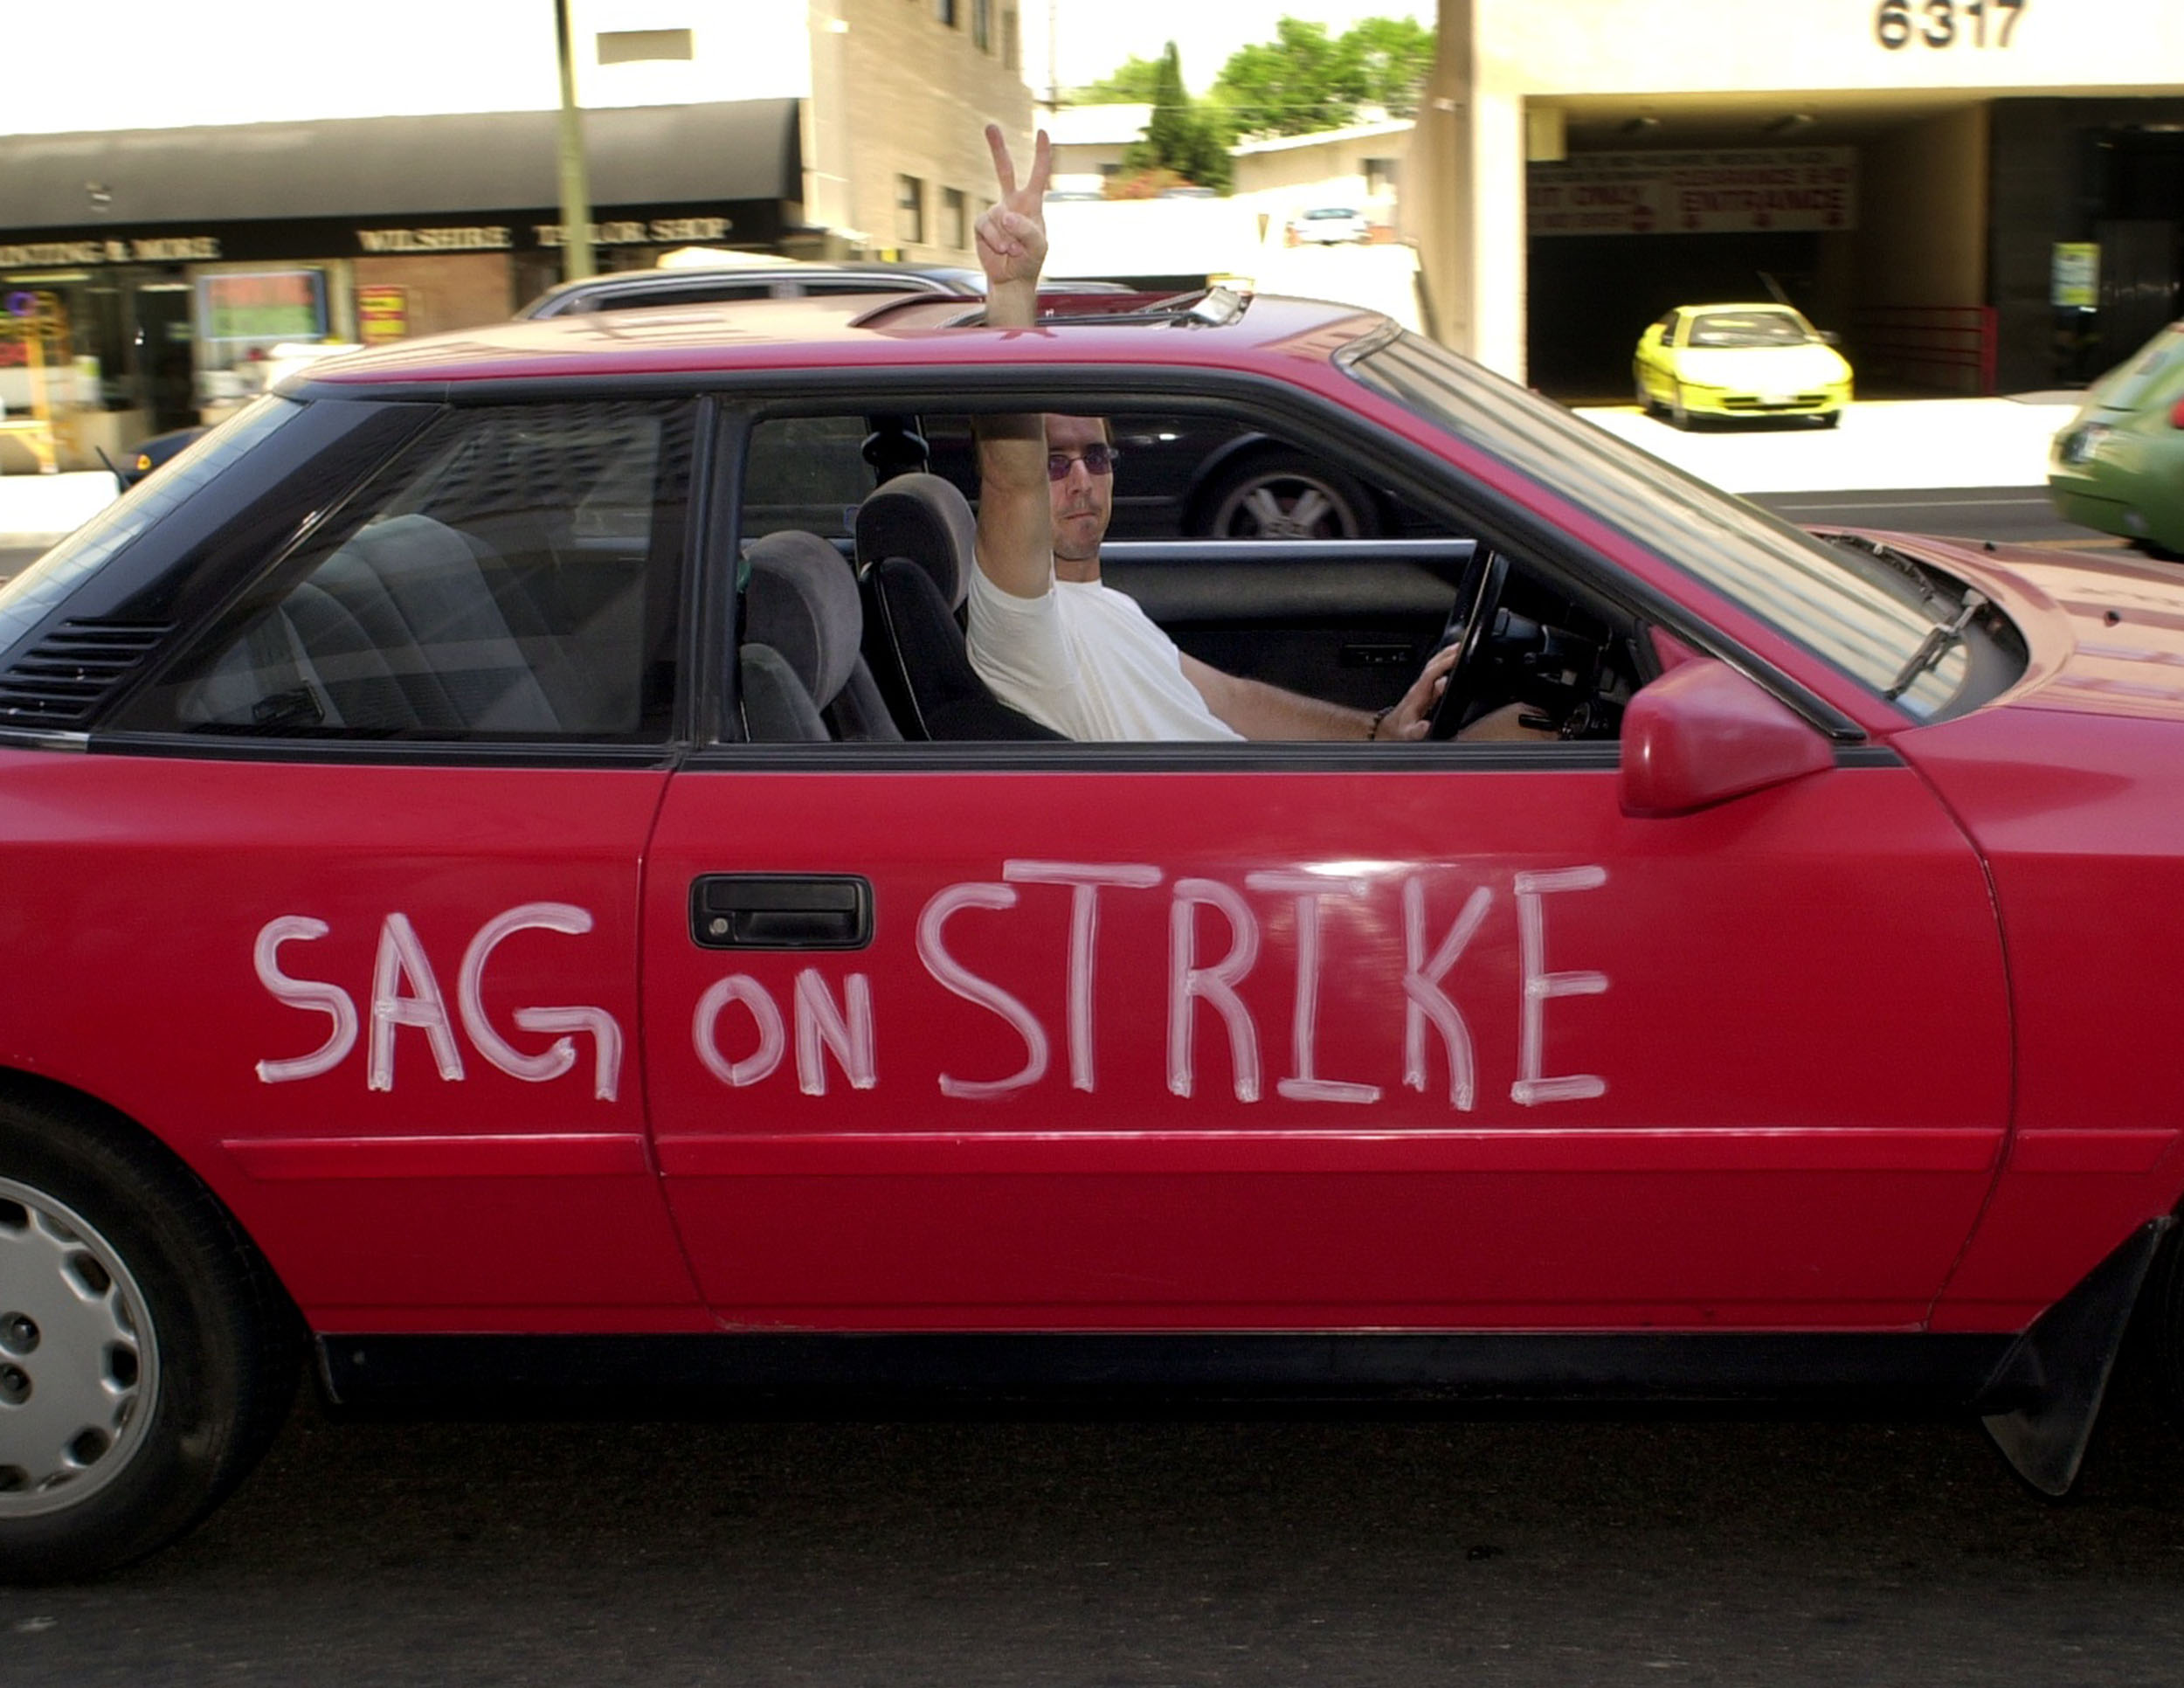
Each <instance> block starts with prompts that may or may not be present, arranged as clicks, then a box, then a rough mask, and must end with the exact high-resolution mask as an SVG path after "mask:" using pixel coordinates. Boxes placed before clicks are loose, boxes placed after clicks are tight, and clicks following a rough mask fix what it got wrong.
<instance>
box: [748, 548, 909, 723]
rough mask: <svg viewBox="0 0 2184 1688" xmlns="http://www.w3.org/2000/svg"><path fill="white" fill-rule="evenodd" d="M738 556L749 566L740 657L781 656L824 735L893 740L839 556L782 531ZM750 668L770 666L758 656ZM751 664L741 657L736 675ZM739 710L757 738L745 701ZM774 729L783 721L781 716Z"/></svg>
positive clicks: (769, 682)
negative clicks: (754, 652) (759, 651)
mask: <svg viewBox="0 0 2184 1688" xmlns="http://www.w3.org/2000/svg"><path fill="white" fill-rule="evenodd" d="M743 557H744V560H745V561H746V562H748V563H749V564H750V585H749V586H748V587H746V588H745V590H744V592H743V644H744V647H745V651H746V653H748V650H749V647H751V646H754V645H756V646H764V647H767V648H768V649H769V650H771V652H772V653H774V654H775V655H776V656H778V658H779V659H780V661H781V662H782V663H783V664H784V665H785V667H786V668H787V670H788V672H789V673H790V674H791V675H793V676H794V677H795V679H796V680H798V681H799V682H800V683H801V684H802V687H803V689H804V691H805V694H806V695H807V696H808V698H809V700H810V702H811V703H812V706H813V708H814V709H816V710H817V711H818V713H819V716H820V717H821V719H822V721H823V722H824V723H825V725H826V735H825V736H826V737H833V738H838V739H845V740H862V741H875V742H889V741H892V742H899V741H900V740H901V739H902V732H901V730H899V729H898V728H897V727H896V726H895V722H894V719H893V717H891V716H889V715H888V709H887V705H886V703H885V702H882V701H881V695H880V691H879V688H878V687H876V686H875V685H874V683H873V679H872V672H871V670H870V669H869V668H867V667H866V666H865V660H864V657H863V655H862V654H861V652H860V643H861V640H862V636H863V631H864V610H863V607H862V605H860V603H859V601H858V594H857V582H856V578H855V577H854V575H852V574H851V572H850V569H849V564H848V563H847V561H845V560H844V558H843V557H842V554H841V553H840V551H838V550H835V549H834V548H833V546H832V545H830V544H828V543H826V541H825V540H824V539H821V538H820V537H819V536H818V535H817V534H815V533H806V532H804V531H803V530H801V529H795V528H788V529H783V530H782V531H780V532H778V533H770V534H768V535H766V536H764V538H762V539H754V540H753V541H751V543H750V545H749V546H747V547H746V548H745V549H744V552H743ZM756 666H757V668H759V669H770V668H771V662H770V661H767V660H765V659H761V661H759V662H758V664H757V665H756ZM753 667H754V665H753V664H752V663H751V662H750V661H749V660H747V656H745V657H739V672H742V673H743V674H744V675H746V676H748V675H750V672H751V671H752V670H753ZM777 681H778V676H775V675H768V676H767V677H766V678H764V679H763V680H762V681H761V682H760V683H761V684H762V685H764V686H768V687H771V686H773V685H775V684H776V683H777ZM746 711H747V713H746V721H745V724H746V726H747V727H749V728H750V731H751V734H752V737H754V738H756V737H757V731H758V723H757V722H755V721H751V720H750V718H749V715H748V703H747V704H746ZM792 713H793V711H792ZM776 724H777V725H785V724H787V723H786V721H785V718H784V719H780V720H777V723H776ZM796 736H797V737H804V736H806V735H805V734H804V733H802V732H799V733H798V734H797V735H796Z"/></svg>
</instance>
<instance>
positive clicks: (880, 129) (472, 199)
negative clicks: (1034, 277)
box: [0, 0, 1031, 467]
mask: <svg viewBox="0 0 2184 1688" xmlns="http://www.w3.org/2000/svg"><path fill="white" fill-rule="evenodd" d="M541 10H542V9H541V8H538V7H536V6H535V5H529V4H523V3H520V0H479V3H478V4H477V5H475V6H474V7H467V8H466V10H465V12H464V14H463V22H464V24H466V25H467V26H468V27H470V28H473V29H477V28H480V27H481V24H494V23H495V22H496V21H497V24H498V25H499V27H500V28H501V30H502V31H503V32H504V34H503V36H502V37H501V38H499V39H504V40H505V41H506V42H508V43H517V44H522V45H524V46H525V48H526V51H527V52H529V53H530V55H531V58H530V59H529V61H527V62H524V63H522V64H513V65H512V64H504V63H502V59H504V58H520V57H521V55H505V54H499V53H495V54H494V56H493V57H492V58H491V59H490V60H485V59H481V60H480V62H481V63H485V64H489V65H490V66H493V67H494V68H490V69H488V70H487V71H486V72H485V73H481V74H480V76H479V77H478V78H477V79H475V80H473V81H471V82H467V83H454V84H450V85H448V86H447V87H446V90H445V91H442V90H437V89H436V90H434V91H433V93H431V94H428V95H427V96H425V98H426V100H427V101H428V103H429V102H430V100H432V99H434V98H438V99H439V101H440V103H443V104H444V103H446V100H448V99H452V98H459V97H460V96H461V95H463V94H465V93H470V94H474V95H475V96H476V97H478V98H479V99H480V100H494V101H496V102H499V103H495V104H494V105H490V106H480V107H479V108H477V109H467V110H466V109H444V110H423V111H409V112H401V113H398V114H397V113H390V114H379V113H370V114H358V115H338V116H336V115H327V116H319V115H310V116H300V115H296V114H294V106H295V104H296V103H297V100H298V98H299V96H298V93H297V92H296V89H295V86H294V80H293V78H294V76H296V75H298V74H301V73H302V72H303V71H304V70H305V69H306V68H307V67H308V66H310V65H311V64H312V62H313V61H314V59H316V58H317V57H318V56H319V54H320V52H321V49H320V48H319V46H318V45H316V44H314V42H313V41H312V40H311V39H310V38H309V35H308V27H309V22H310V20H309V18H308V16H307V15H299V14H294V12H293V11H292V10H290V11H287V12H284V20H285V21H284V28H283V31H281V32H280V34H279V35H278V36H276V37H273V38H269V41H270V42H271V43H274V44H272V45H266V46H264V47H262V48H259V49H256V50H251V49H245V48H239V47H238V48H234V51H235V52H251V51H255V52H257V54H258V55H259V59H260V60H261V61H262V62H259V63H255V64H252V65H248V66H243V67H242V68H244V69H245V70H247V71H248V72H249V74H248V75H245V76H242V77H239V78H235V79H231V80H230V82H229V83H228V84H227V85H226V86H227V88H228V90H230V91H231V92H229V93H226V94H225V96H224V97H223V99H222V100H220V102H219V105H218V109H219V111H220V114H221V115H222V116H223V118H224V119H233V120H235V121H219V122H217V123H214V122H206V123H177V124H173V125H169V126H167V127H162V128H142V127H137V126H135V125H134V124H132V125H129V126H128V127H123V126H122V123H121V121H120V120H123V119H125V118H126V116H127V115H128V108H126V107H123V106H121V105H117V106H116V107H115V108H114V109H113V110H111V111H101V110H100V108H99V107H98V105H97V103H96V94H95V91H94V92H93V93H88V94H86V98H85V100H84V101H83V102H81V104H80V105H79V107H78V109H80V111H81V113H82V115H83V117H84V119H85V123H84V127H82V128H76V129H70V130H57V131H52V132H45V133H31V134H18V135H0V406H4V407H6V409H7V410H9V411H10V412H14V413H16V414H17V415H20V414H21V413H22V412H24V411H26V410H31V409H39V410H44V411H46V412H50V413H51V414H52V417H53V419H54V421H55V423H56V432H57V435H58V439H59V446H60V447H61V459H62V467H96V464H97V461H98V456H97V453H99V451H100V450H104V451H106V452H107V453H108V454H109V455H112V456H114V457H115V458H117V459H118V458H119V457H120V455H121V453H122V452H124V451H125V450H127V449H128V446H130V445H132V444H133V443H134V441H135V440H136V439H141V438H142V437H143V436H145V435H147V434H149V433H153V432H159V431H161V430H162V429H166V428H169V427H176V426H183V425H190V424H194V423H196V422H197V421H198V420H200V419H203V418H205V417H207V416H216V415H218V414H219V413H220V412H222V411H223V410H224V409H225V407H227V406H229V405H232V403H233V402H235V400H236V399H238V398H240V397H242V396H244V395H245V394H246V393H247V392H248V391H251V390H252V389H253V387H254V386H255V385H257V384H259V382H260V380H261V379H262V371H263V370H265V369H266V367H267V365H268V363H269V362H270V354H271V353H272V352H273V349H274V348H276V347H279V346H284V345H288V344H293V343H296V342H303V343H324V342H338V343H352V342H362V343H369V342H379V341H385V340H392V339H399V338H403V337H405V336H410V335H414V334H422V333H432V332H439V331H442V330H447V329H462V328H466V327H469V326H472V325H473V324H477V323H481V322H494V321H497V320H500V319H502V318H505V317H506V316H507V315H508V314H509V313H510V312H511V311H512V310H514V309H515V308H517V307H519V306H520V305H521V304H522V302H523V301H526V300H528V299H530V298H532V297H534V296H536V294H538V293H540V292H542V291H543V289H544V288H545V287H549V286H550V285H551V284H552V283H553V282H555V281H556V280H560V279H561V276H562V272H563V253H564V248H563V229H562V225H561V211H560V209H559V194H560V189H559V182H558V178H557V174H556V112H555V110H554V109H552V106H553V102H554V99H555V93H556V88H555V83H554V81H553V80H552V78H551V75H550V70H551V66H552V63H553V59H552V42H551V38H550V28H549V32H548V38H547V40H546V43H545V54H546V57H545V66H546V69H547V71H548V74H547V75H545V76H543V77H542V75H541V74H540V73H539V72H540V66H539V64H538V63H537V62H536V52H537V47H538V43H537V41H536V34H537V25H538V13H539V12H540V11H541ZM496 13H497V14H504V15H503V16H501V17H498V18H497V20H496V19H495V18H494V17H493V16H492V14H496ZM425 15H426V14H425V12H424V11H420V17H421V18H422V17H425ZM576 16H577V31H576V38H575V40H574V42H573V44H572V45H573V50H574V56H575V59H576V64H577V73H578V74H577V90H578V100H579V104H580V105H581V106H582V107H584V120H583V121H584V142H585V154H586V162H587V168H588V173H589V176H590V199H591V225H592V226H591V237H592V241H593V245H594V256H595V261H596V262H597V263H598V266H600V267H602V268H624V267H638V266H646V265H649V264H651V263H653V261H654V260H655V259H657V258H658V257H659V255H660V253H664V252H666V251H668V250H672V249H674V248H675V247H679V246H693V245H702V246H721V247H728V248H734V249H740V250H747V251H753V252H763V253H789V254H793V255H796V256H799V257H899V258H902V259H909V260H923V261H933V262H949V263H970V262H972V261H974V259H973V255H972V253H971V222H972V220H973V219H974V218H975V217H976V215H977V213H978V210H979V209H981V208H982V207H983V206H984V205H985V204H989V203H991V200H992V193H993V183H992V164H991V163H990V161H989V159H988V156H987V154H986V149H985V142H984V140H983V138H982V134H981V131H982V129H983V127H984V125H985V122H987V121H999V123H1001V124H1002V125H1003V127H1004V128H1005V129H1006V130H1007V131H1008V132H1009V133H1010V135H1012V136H1013V138H1014V140H1015V142H1017V143H1018V144H1019V145H1027V144H1028V138H1029V134H1030V128H1031V123H1030V114H1031V95H1030V92H1029V90H1028V89H1027V88H1026V86H1025V84H1024V80H1023V77H1022V74H1021V72H1020V68H1019V65H1018V62H1017V58H1018V52H1019V49H1018V46H1017V8H1016V0H806V3H801V4H795V3H791V4H783V5H779V6H774V5H771V4H770V5H768V6H765V7H764V8H752V7H748V6H743V5H732V6H731V5H724V4H722V3H719V0H688V3H687V4H683V5H681V6H677V5H674V4H672V3H661V0H588V3H584V0H580V3H579V4H578V6H577V13H576ZM678 19H681V21H680V22H678V21H677V20H678ZM549 21H550V20H549ZM98 22H99V20H98V19H97V18H95V17H91V15H89V14H86V15H85V22H84V23H83V24H82V25H81V27H82V28H84V29H85V30H86V42H85V44H84V52H83V55H82V62H91V61H93V59H95V58H96V57H97V49H96V44H95V43H93V42H92V41H91V40H90V38H89V37H90V34H92V33H95V31H93V30H92V27H91V26H92V25H93V24H97V23H98ZM290 24H293V25H294V27H293V28H290V27H287V25H290ZM639 26H641V27H639ZM55 27H56V28H57V29H59V28H63V27H66V24H65V22H64V23H62V24H56V25H55ZM420 27H422V25H420ZM56 45H57V47H58V50H59V57H60V58H61V59H65V58H66V45H65V44H56ZM230 45H231V46H232V45H233V44H232V43H231V44H230ZM519 72H520V74H519ZM345 86H349V88H350V89H351V90H352V93H354V90H355V89H356V87H357V86H359V85H358V84H356V83H355V82H351V83H349V84H346V85H345ZM366 86H367V92H366V93H365V94H364V96H363V97H364V98H365V100H366V101H367V103H369V100H370V93H369V90H368V85H366ZM404 86H406V85H404V84H402V83H398V82H390V83H389V84H387V85H385V88H384V95H383V98H384V101H385V102H386V103H388V104H392V103H393V102H394V101H395V100H397V98H399V97H400V95H401V93H402V91H403V89H404ZM252 87H255V88H258V89H259V91H260V100H261V106H260V109H259V110H258V111H257V112H255V113H252V111H251V110H250V102H249V100H247V99H238V98H236V97H234V96H233V94H232V90H233V89H236V88H242V89H249V88H252ZM519 99H521V100H529V101H530V102H531V103H529V105H528V106H521V105H518V104H516V103H515V101H516V100H519ZM249 116H254V117H255V118H256V119H257V121H241V120H242V119H243V118H245V117H249ZM101 118H107V119H112V120H116V121H114V126H113V127H103V128H102V127H98V123H99V121H100V119H101ZM4 121H7V120H6V118H5V116H4V115H0V122H4ZM10 466H13V467H20V466H19V465H14V464H12V463H10V464H9V465H0V467H10Z"/></svg>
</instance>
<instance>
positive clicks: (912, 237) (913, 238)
mask: <svg viewBox="0 0 2184 1688" xmlns="http://www.w3.org/2000/svg"><path fill="white" fill-rule="evenodd" d="M895 239H896V240H897V241H898V242H899V243H901V244H902V245H903V246H923V245H924V244H925V183H923V182H922V181H920V180H919V179H918V178H917V177H916V176H896V177H895Z"/></svg>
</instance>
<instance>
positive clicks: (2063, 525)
mask: <svg viewBox="0 0 2184 1688" xmlns="http://www.w3.org/2000/svg"><path fill="white" fill-rule="evenodd" d="M1750 496H1751V497H1752V499H1753V501H1754V502H1758V503H1761V504H1765V505H1766V507H1767V508H1769V509H1771V510H1773V511H1774V512H1775V514H1776V515H1782V516H1787V518H1788V519H1789V520H1790V521H1792V522H1798V523H1800V525H1804V526H1820V525H1822V524H1825V523H1829V522H1841V523H1842V524H1843V525H1844V526H1846V527H1856V528H1880V529H1889V530H1892V531H1894V532H1897V533H1933V534H1950V535H1955V536H1961V537H1967V538H1972V539H1992V540H1994V542H1995V543H1997V544H2018V545H2035V544H2036V545H2053V544H2063V545H2067V546H2069V547H2070V549H2072V550H2122V549H2123V542H2122V541H2120V540H2118V539H2113V538H2111V537H2110V536H2108V535H2106V534H2103V533H2096V532H2094V531H2093V530H2092V529H2091V528H2081V527H2077V526H2076V525H2074V524H2073V523H2071V522H2065V521H2063V519H2062V518H2061V517H2060V516H2058V515H2056V513H2055V507H2054V506H2053V505H2052V504H2050V503H2049V502H2048V495H2047V493H2046V491H2045V490H2044V489H2043V488H2037V487H1957V488H1946V489H1943V490H1938V491H1918V492H1786V493H1754V494H1752V495H1750Z"/></svg>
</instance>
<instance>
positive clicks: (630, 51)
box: [598, 30, 697, 65]
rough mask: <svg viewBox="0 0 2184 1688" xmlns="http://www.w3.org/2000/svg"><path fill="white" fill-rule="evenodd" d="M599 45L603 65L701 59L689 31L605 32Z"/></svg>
mask: <svg viewBox="0 0 2184 1688" xmlns="http://www.w3.org/2000/svg"><path fill="white" fill-rule="evenodd" d="M598 45H599V62H600V63H601V64H602V65H637V64H643V63H644V62H646V60H648V59H695V58H696V57H697V52H696V50H695V44H694V42H693V38H692V35H691V31H688V30H602V31H600V32H599V42H598Z"/></svg>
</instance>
